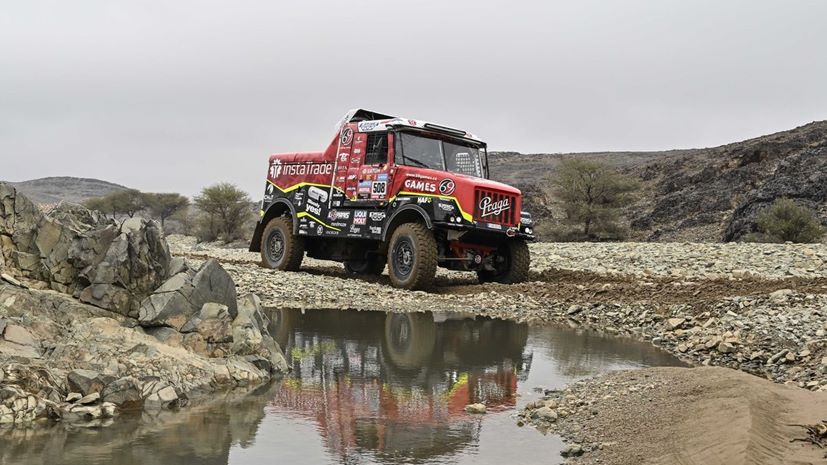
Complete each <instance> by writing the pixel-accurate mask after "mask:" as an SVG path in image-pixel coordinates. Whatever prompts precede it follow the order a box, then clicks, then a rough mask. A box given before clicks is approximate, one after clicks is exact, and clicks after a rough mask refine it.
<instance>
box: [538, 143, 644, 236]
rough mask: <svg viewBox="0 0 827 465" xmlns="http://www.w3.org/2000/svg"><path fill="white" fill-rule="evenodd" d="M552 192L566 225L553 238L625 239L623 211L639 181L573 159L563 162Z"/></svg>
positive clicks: (558, 229) (591, 163)
mask: <svg viewBox="0 0 827 465" xmlns="http://www.w3.org/2000/svg"><path fill="white" fill-rule="evenodd" d="M551 186H552V193H553V194H554V196H555V197H557V198H558V199H560V201H561V202H562V207H563V212H564V213H565V218H564V219H563V220H562V223H563V224H562V225H560V226H558V227H556V228H553V229H552V230H551V231H550V232H549V234H548V235H549V238H551V239H553V240H559V241H571V240H621V239H623V237H624V236H625V231H624V230H623V228H622V227H621V226H620V225H619V224H618V220H619V218H620V213H621V208H622V207H623V206H624V205H626V204H627V203H628V202H630V201H631V199H632V196H633V195H634V192H635V191H637V189H638V188H639V186H638V182H637V181H636V180H634V179H632V178H630V177H628V176H625V175H623V174H621V173H619V172H618V171H617V170H616V169H614V168H612V167H610V166H609V165H607V164H605V163H600V162H596V161H592V160H586V159H582V158H576V157H569V158H567V159H565V160H563V161H562V162H561V163H560V166H559V168H558V171H557V175H556V177H555V178H554V179H552V182H551Z"/></svg>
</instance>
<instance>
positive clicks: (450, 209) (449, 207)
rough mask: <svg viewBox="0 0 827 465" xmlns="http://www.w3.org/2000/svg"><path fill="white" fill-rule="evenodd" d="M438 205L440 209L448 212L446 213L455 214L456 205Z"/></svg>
mask: <svg viewBox="0 0 827 465" xmlns="http://www.w3.org/2000/svg"><path fill="white" fill-rule="evenodd" d="M437 205H438V206H439V208H440V209H441V210H443V211H446V212H453V211H454V210H455V208H454V205H453V204H450V203H442V202H439V203H437Z"/></svg>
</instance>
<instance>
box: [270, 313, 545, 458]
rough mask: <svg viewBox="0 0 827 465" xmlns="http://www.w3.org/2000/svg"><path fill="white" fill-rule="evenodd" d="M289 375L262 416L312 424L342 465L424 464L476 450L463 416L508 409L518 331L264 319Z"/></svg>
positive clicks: (426, 320)
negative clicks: (367, 458) (363, 461)
mask: <svg viewBox="0 0 827 465" xmlns="http://www.w3.org/2000/svg"><path fill="white" fill-rule="evenodd" d="M270 314H271V319H272V323H271V328H270V330H271V334H274V335H275V337H276V340H277V341H278V342H279V344H280V345H281V346H282V348H283V349H284V352H285V356H286V357H287V360H288V363H289V365H290V366H291V368H292V370H293V372H292V373H291V374H290V376H289V378H288V379H285V380H284V382H283V383H282V386H281V388H280V389H279V390H278V391H277V392H276V394H275V396H274V397H273V400H272V402H271V404H270V405H269V406H268V408H270V409H272V410H273V411H274V412H284V411H287V412H291V413H292V414H294V415H299V416H302V417H305V418H309V419H312V420H313V421H315V422H316V423H317V425H318V428H319V431H320V434H321V436H322V437H323V438H324V441H325V443H326V447H327V448H328V451H329V452H330V453H332V454H334V455H337V456H339V457H340V460H341V461H342V462H343V463H349V462H351V461H353V462H358V461H360V460H359V459H358V457H359V456H363V455H364V454H368V453H370V454H373V455H374V456H375V458H376V459H377V460H378V461H381V462H398V461H410V460H414V461H427V460H428V459H429V458H431V457H437V456H441V457H442V459H444V458H445V456H446V455H447V456H450V455H452V454H455V453H458V452H461V450H462V449H463V448H464V447H465V446H468V445H471V444H476V443H477V442H478V438H479V433H480V424H481V418H480V417H475V416H472V415H468V414H467V413H465V406H466V405H467V404H470V403H475V402H483V403H485V404H486V405H487V407H488V409H489V411H490V410H503V409H509V408H514V407H515V404H516V394H517V382H518V380H523V379H525V375H526V374H527V373H528V369H529V366H530V362H531V357H530V355H526V354H525V353H524V352H525V350H524V349H525V346H526V341H527V339H528V327H527V326H526V325H523V324H517V323H513V322H508V321H502V320H493V319H488V318H480V317H477V318H473V317H468V316H465V315H461V314H447V316H446V314H444V313H439V314H431V313H388V314H385V313H381V312H361V313H357V314H355V315H354V313H353V312H341V311H327V310H315V311H307V312H306V313H305V314H304V315H302V314H301V313H300V312H298V311H291V310H272V311H271V312H270Z"/></svg>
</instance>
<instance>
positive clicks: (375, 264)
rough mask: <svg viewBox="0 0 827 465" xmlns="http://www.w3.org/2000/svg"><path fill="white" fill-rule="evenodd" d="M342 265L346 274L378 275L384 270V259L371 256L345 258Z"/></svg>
mask: <svg viewBox="0 0 827 465" xmlns="http://www.w3.org/2000/svg"><path fill="white" fill-rule="evenodd" d="M343 265H344V266H345V271H346V272H347V273H348V274H363V275H371V276H379V275H380V274H382V272H383V271H385V260H383V259H382V257H373V258H369V259H366V260H346V261H345V262H344V263H343Z"/></svg>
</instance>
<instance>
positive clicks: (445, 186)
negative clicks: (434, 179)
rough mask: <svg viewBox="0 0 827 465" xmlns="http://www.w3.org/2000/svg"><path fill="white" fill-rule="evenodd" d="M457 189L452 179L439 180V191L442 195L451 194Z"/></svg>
mask: <svg viewBox="0 0 827 465" xmlns="http://www.w3.org/2000/svg"><path fill="white" fill-rule="evenodd" d="M456 189H457V184H456V183H455V182H454V180H453V179H447V178H446V179H443V180H442V181H439V193H440V194H442V195H451V194H453V193H454V191H455V190H456Z"/></svg>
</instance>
